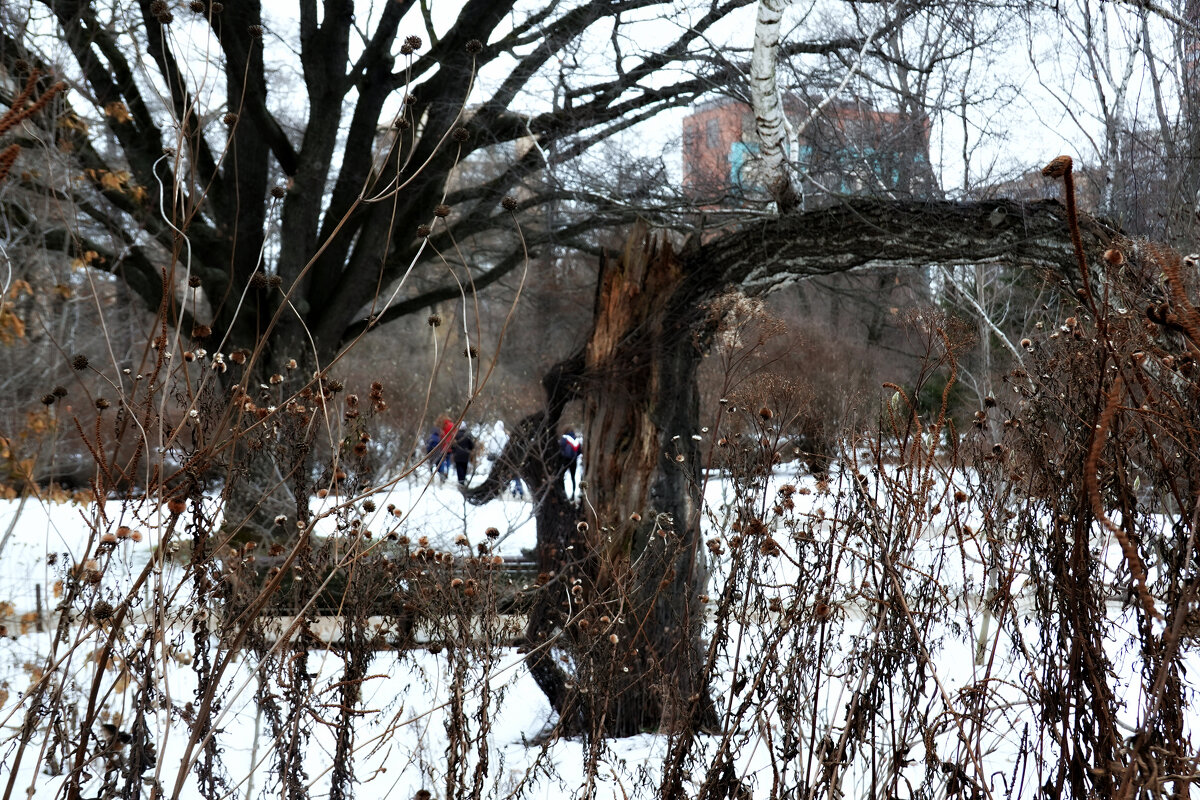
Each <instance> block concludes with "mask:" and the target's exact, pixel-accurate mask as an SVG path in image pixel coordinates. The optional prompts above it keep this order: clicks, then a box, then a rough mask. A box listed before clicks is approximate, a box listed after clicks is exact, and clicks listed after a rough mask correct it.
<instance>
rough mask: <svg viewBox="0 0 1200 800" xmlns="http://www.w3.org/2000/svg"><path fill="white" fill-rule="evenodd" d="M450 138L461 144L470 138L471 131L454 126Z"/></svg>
mask: <svg viewBox="0 0 1200 800" xmlns="http://www.w3.org/2000/svg"><path fill="white" fill-rule="evenodd" d="M450 138H451V139H453V140H454V141H456V142H458V143H459V144H462V143H463V142H469V141H470V140H471V132H470V131H468V130H467V129H466V128H461V127H460V128H455V129H454V130H453V131H452V132H451V133H450Z"/></svg>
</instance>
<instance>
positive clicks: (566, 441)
mask: <svg viewBox="0 0 1200 800" xmlns="http://www.w3.org/2000/svg"><path fill="white" fill-rule="evenodd" d="M582 446H583V437H582V436H578V435H576V433H575V431H573V430H571V429H569V428H568V429H567V432H566V433H564V434H563V435H562V436H560V437H559V438H558V451H559V453H560V454H561V455H562V457H563V460H564V461H566V462H567V469H566V474H567V475H570V476H571V493H570V494H569V495H568V497H574V496H575V487H576V486H577V485H578V484H577V483H576V481H575V470H576V468H577V467H578V466H579V452H580V449H581V448H582Z"/></svg>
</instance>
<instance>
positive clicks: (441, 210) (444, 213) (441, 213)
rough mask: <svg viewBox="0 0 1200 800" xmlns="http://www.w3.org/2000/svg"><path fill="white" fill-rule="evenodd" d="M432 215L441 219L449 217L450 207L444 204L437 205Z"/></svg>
mask: <svg viewBox="0 0 1200 800" xmlns="http://www.w3.org/2000/svg"><path fill="white" fill-rule="evenodd" d="M433 215H434V216H435V217H442V218H445V217H448V216H450V206H448V205H446V204H445V203H438V204H437V205H436V206H434V207H433Z"/></svg>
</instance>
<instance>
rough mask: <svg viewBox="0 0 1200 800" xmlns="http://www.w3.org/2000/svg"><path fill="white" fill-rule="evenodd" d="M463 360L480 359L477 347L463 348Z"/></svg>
mask: <svg viewBox="0 0 1200 800" xmlns="http://www.w3.org/2000/svg"><path fill="white" fill-rule="evenodd" d="M463 358H479V350H477V349H476V348H475V345H471V346H470V347H464V348H463Z"/></svg>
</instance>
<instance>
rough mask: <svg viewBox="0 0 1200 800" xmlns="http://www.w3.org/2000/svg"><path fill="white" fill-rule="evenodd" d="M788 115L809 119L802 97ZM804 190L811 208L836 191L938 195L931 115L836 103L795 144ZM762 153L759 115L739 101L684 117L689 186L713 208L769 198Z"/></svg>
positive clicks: (788, 103)
mask: <svg viewBox="0 0 1200 800" xmlns="http://www.w3.org/2000/svg"><path fill="white" fill-rule="evenodd" d="M784 113H785V114H786V115H787V116H788V117H789V119H791V120H793V122H795V121H798V120H800V119H804V118H807V116H808V110H807V107H806V105H805V104H804V103H803V101H801V100H800V99H799V98H798V97H796V96H794V95H789V96H788V97H786V98H785V99H784ZM794 147H795V149H794V151H793V152H792V154H791V160H792V161H793V163H794V164H796V165H797V167H798V177H799V184H800V185H799V186H798V187H797V189H798V191H799V192H800V195H801V197H802V198H803V201H804V203H805V205H809V204H812V203H815V204H817V205H820V204H821V203H822V202H823V201H821V200H820V199H819V198H821V197H823V196H828V195H829V194H842V195H846V194H887V195H891V196H896V195H902V196H907V197H926V196H930V195H932V194H934V193H936V192H937V183H936V181H935V180H934V177H933V171H932V169H931V168H930V165H929V124H928V120H924V119H923V120H919V121H913V120H911V119H909V118H906V117H905V116H904V115H902V114H900V113H898V112H895V111H880V110H878V109H875V108H874V107H873V106H872V105H871V104H870V103H868V102H866V101H862V100H847V101H841V102H834V103H830V104H829V105H828V106H826V107H825V109H824V110H823V111H822V112H821V114H820V115H819V117H818V118H817V119H816V120H815V121H814V122H813V123H812V124H811V125H809V126H808V128H807V130H806V131H805V133H804V135H803V136H802V137H801V140H800V141H799V142H798V143H797V144H796V145H795V146H794ZM758 152H759V143H758V137H757V134H756V131H755V124H754V112H753V110H752V109H751V108H750V106H749V105H748V104H746V103H743V102H741V101H739V100H731V99H721V100H713V101H710V102H708V103H704V104H702V105H700V106H698V107H697V108H696V110H695V111H694V112H693V113H692V114H690V115H689V116H687V117H686V118H684V121H683V184H684V187H685V189H686V190H687V191H688V192H689V194H690V195H691V196H692V197H694V198H695V199H696V200H697V201H698V202H700V203H701V204H702V205H704V206H707V207H710V208H711V207H728V206H736V205H741V204H743V203H746V202H753V201H762V200H765V199H766V198H767V192H766V188H765V184H766V181H765V180H764V179H763V177H762V176H760V175H758V174H757V170H758V159H757V154H758Z"/></svg>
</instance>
